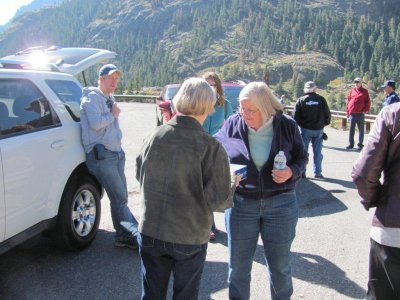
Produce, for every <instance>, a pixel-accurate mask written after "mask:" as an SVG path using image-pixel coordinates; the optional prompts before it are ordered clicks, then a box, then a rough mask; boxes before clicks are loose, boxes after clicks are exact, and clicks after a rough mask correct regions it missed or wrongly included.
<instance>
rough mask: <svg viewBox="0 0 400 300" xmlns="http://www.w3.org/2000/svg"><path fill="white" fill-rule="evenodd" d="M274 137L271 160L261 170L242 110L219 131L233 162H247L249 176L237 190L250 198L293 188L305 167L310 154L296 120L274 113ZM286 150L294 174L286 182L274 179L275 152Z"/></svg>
mask: <svg viewBox="0 0 400 300" xmlns="http://www.w3.org/2000/svg"><path fill="white" fill-rule="evenodd" d="M273 118H274V120H273V127H274V133H273V139H272V145H271V151H270V154H269V157H268V160H267V162H266V163H265V164H264V166H262V168H261V170H260V171H258V170H257V167H256V165H255V164H254V162H253V160H252V157H251V154H250V146H249V138H248V127H247V125H246V123H245V122H244V120H243V119H242V117H241V116H240V115H239V114H235V115H233V116H231V117H230V118H229V119H228V120H227V121H226V122H225V124H224V126H223V127H222V128H221V130H220V131H218V133H217V134H216V135H215V138H216V139H217V140H219V141H220V142H221V144H222V145H223V146H224V148H225V150H226V152H227V153H228V156H229V159H230V162H231V163H233V164H240V165H246V166H247V178H246V179H244V180H242V181H241V182H240V185H239V186H238V187H237V188H236V193H238V194H241V195H243V196H245V197H248V198H253V199H262V198H267V197H270V196H273V195H278V194H280V193H284V192H287V191H291V190H293V189H294V188H295V187H296V183H297V182H298V180H299V179H300V178H301V174H302V173H303V172H304V171H305V167H306V165H307V162H308V154H307V153H306V152H305V150H304V145H303V140H302V138H301V135H300V131H299V129H298V127H297V124H296V122H295V121H294V120H293V119H292V118H290V117H289V116H286V115H283V114H282V113H281V112H280V113H278V115H276V116H275V117H273ZM280 150H282V151H283V152H284V153H285V156H286V159H287V165H288V166H289V167H290V168H291V169H292V172H293V176H292V178H290V179H289V180H288V181H286V182H285V183H280V184H279V183H276V182H275V181H273V180H272V176H271V170H272V168H273V164H274V158H275V155H276V154H277V153H278V152H279V151H280Z"/></svg>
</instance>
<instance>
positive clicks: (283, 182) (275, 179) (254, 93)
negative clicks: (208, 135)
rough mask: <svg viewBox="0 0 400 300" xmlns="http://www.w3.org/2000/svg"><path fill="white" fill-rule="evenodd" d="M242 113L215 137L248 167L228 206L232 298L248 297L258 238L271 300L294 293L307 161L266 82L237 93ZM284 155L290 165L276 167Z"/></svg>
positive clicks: (299, 140)
mask: <svg viewBox="0 0 400 300" xmlns="http://www.w3.org/2000/svg"><path fill="white" fill-rule="evenodd" d="M239 103H240V107H239V114H237V115H234V116H232V117H231V118H229V119H228V120H227V122H226V123H225V124H224V126H223V127H222V129H221V130H220V131H219V132H218V133H217V134H216V136H215V137H216V138H217V139H218V140H219V141H220V142H221V143H222V145H223V146H224V148H225V150H226V151H227V153H228V156H229V159H230V162H231V163H233V164H241V165H246V166H247V178H246V179H244V180H242V181H241V182H240V185H239V186H238V187H237V188H236V192H235V195H234V199H233V202H234V204H233V207H232V208H231V209H228V210H226V213H225V218H226V227H227V231H228V246H229V256H230V257H229V297H230V299H249V298H250V278H251V267H252V263H253V257H254V252H255V250H256V246H257V241H258V237H259V235H260V234H261V238H262V240H263V244H264V252H265V258H266V261H267V263H268V267H269V273H270V275H271V276H270V278H271V283H270V285H271V297H272V299H290V296H291V295H292V293H293V286H292V278H291V259H290V247H291V244H292V242H293V239H294V237H295V229H296V224H297V219H298V203H297V198H296V193H295V187H296V183H297V182H298V180H299V179H300V178H301V174H302V173H303V172H304V170H305V166H306V164H307V161H308V158H307V157H308V156H307V153H306V152H305V150H304V146H303V141H302V138H301V135H300V132H299V129H298V127H297V124H296V123H295V121H294V120H293V119H291V118H290V117H287V116H285V115H283V106H282V104H280V102H279V100H278V99H277V98H276V97H275V96H274V95H273V94H272V92H271V90H270V89H269V88H268V86H267V85H266V84H265V83H263V82H252V83H249V84H248V85H247V86H245V87H244V88H243V90H242V91H241V93H240V95H239ZM279 151H283V152H284V153H285V156H286V159H287V165H286V167H285V169H283V170H273V163H274V157H275V156H276V154H277V153H278V152H279Z"/></svg>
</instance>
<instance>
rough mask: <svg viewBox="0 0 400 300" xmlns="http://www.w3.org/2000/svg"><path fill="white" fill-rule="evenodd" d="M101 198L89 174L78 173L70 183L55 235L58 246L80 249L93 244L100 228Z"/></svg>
mask: <svg viewBox="0 0 400 300" xmlns="http://www.w3.org/2000/svg"><path fill="white" fill-rule="evenodd" d="M79 175H80V176H79ZM100 195H101V193H100V190H99V187H98V185H97V184H96V182H95V181H94V180H93V179H92V178H90V177H89V176H88V175H82V174H78V175H77V176H74V177H72V178H71V179H70V180H69V181H68V183H67V186H66V187H65V190H64V193H63V196H62V199H61V204H60V208H59V212H58V218H57V225H56V228H55V229H54V232H53V238H54V241H55V243H56V245H57V246H58V247H60V248H62V249H66V250H79V249H82V248H85V247H87V246H89V245H90V243H91V242H92V241H93V239H94V237H95V236H96V232H97V229H98V228H99V222H100V216H101V203H100V199H101V196H100Z"/></svg>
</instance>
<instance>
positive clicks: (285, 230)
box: [225, 191, 299, 300]
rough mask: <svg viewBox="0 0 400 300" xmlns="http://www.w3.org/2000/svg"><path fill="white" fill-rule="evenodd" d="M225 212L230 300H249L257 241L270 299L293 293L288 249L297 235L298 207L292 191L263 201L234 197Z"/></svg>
mask: <svg viewBox="0 0 400 300" xmlns="http://www.w3.org/2000/svg"><path fill="white" fill-rule="evenodd" d="M233 200H234V205H233V207H232V208H230V209H227V210H226V211H225V223H226V228H227V231H228V247H229V277H228V282H229V299H241V300H243V299H249V298H250V279H251V268H252V264H253V257H254V253H255V250H256V248H257V241H258V237H259V236H260V234H261V239H262V241H263V245H264V253H265V259H266V262H267V265H268V270H269V275H270V289H271V298H272V299H290V296H291V295H292V293H293V285H292V274H291V273H292V272H291V253H290V247H291V245H292V242H293V239H294V237H295V234H296V224H297V219H298V213H299V207H298V203H297V198H296V193H295V192H294V191H291V192H287V193H283V194H280V195H277V196H273V197H270V198H266V199H261V200H255V199H247V198H244V197H243V196H241V195H238V194H235V196H234V199H233Z"/></svg>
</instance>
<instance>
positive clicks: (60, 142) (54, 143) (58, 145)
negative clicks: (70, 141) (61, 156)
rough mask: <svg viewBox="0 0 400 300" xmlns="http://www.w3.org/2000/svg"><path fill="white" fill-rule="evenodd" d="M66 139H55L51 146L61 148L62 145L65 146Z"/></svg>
mask: <svg viewBox="0 0 400 300" xmlns="http://www.w3.org/2000/svg"><path fill="white" fill-rule="evenodd" d="M64 145H65V144H64V140H59V141H55V142H53V143H52V144H51V148H53V149H60V148H62V147H64Z"/></svg>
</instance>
